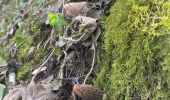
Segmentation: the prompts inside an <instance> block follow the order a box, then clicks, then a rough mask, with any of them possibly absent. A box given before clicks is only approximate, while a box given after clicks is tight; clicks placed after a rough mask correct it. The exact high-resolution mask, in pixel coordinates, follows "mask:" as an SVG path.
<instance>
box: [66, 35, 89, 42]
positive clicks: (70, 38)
mask: <svg viewBox="0 0 170 100" xmlns="http://www.w3.org/2000/svg"><path fill="white" fill-rule="evenodd" d="M85 34H86V33H84V34H83V35H82V36H81V37H80V38H78V39H73V38H72V37H69V38H66V37H63V39H64V40H67V41H71V42H74V43H76V42H79V41H80V40H81V39H82V38H83V37H84V36H85Z"/></svg>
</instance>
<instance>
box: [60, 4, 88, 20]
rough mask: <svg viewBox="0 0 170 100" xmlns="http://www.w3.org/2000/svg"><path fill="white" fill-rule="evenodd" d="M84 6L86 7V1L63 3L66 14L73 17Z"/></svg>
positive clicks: (81, 10) (80, 11) (79, 12)
mask: <svg viewBox="0 0 170 100" xmlns="http://www.w3.org/2000/svg"><path fill="white" fill-rule="evenodd" d="M86 7H87V2H75V3H67V4H65V5H64V7H63V8H64V11H65V14H66V16H69V17H71V18H74V17H76V16H78V15H80V14H81V13H82V12H83V10H84V9H85V8H86Z"/></svg>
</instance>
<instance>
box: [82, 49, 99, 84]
mask: <svg viewBox="0 0 170 100" xmlns="http://www.w3.org/2000/svg"><path fill="white" fill-rule="evenodd" d="M93 52H94V54H93V61H92V65H91V69H90V71H89V73H88V74H87V76H86V77H85V79H84V82H83V84H85V83H86V81H87V78H88V77H89V76H90V74H91V73H92V71H93V68H94V62H95V56H96V49H95V46H94V49H93Z"/></svg>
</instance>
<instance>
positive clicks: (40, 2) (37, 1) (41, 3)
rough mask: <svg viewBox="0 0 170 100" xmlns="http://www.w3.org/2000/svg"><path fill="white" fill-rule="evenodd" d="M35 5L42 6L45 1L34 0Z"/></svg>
mask: <svg viewBox="0 0 170 100" xmlns="http://www.w3.org/2000/svg"><path fill="white" fill-rule="evenodd" d="M36 3H37V4H38V5H40V6H42V5H44V3H45V0H36Z"/></svg>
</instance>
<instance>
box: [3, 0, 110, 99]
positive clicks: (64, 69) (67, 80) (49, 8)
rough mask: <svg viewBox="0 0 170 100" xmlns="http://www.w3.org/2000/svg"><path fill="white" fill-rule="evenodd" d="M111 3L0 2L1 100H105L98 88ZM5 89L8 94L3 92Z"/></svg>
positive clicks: (61, 0) (99, 0) (103, 0)
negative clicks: (100, 57)
mask: <svg viewBox="0 0 170 100" xmlns="http://www.w3.org/2000/svg"><path fill="white" fill-rule="evenodd" d="M112 4H113V0H94V1H88V2H87V1H86V0H69V1H65V0H58V1H56V0H35V1H34V0H28V1H27V0H25V1H24V0H21V1H18V0H16V1H9V0H2V1H1V2H0V22H1V23H0V89H1V90H0V99H2V97H3V96H4V99H3V100H18V99H22V100H44V99H48V100H56V99H57V100H79V99H82V100H102V99H103V94H104V93H103V92H102V90H101V89H99V88H98V87H95V86H94V80H95V79H96V74H97V71H98V69H99V67H100V66H99V65H98V64H97V61H98V57H99V56H100V54H99V53H96V52H97V51H100V49H99V48H101V47H100V42H101V35H102V32H103V31H104V30H103V28H102V25H101V22H102V20H103V18H104V17H105V16H106V15H108V14H109V12H108V9H109V7H110V6H111V5H112ZM5 88H6V89H5Z"/></svg>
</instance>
